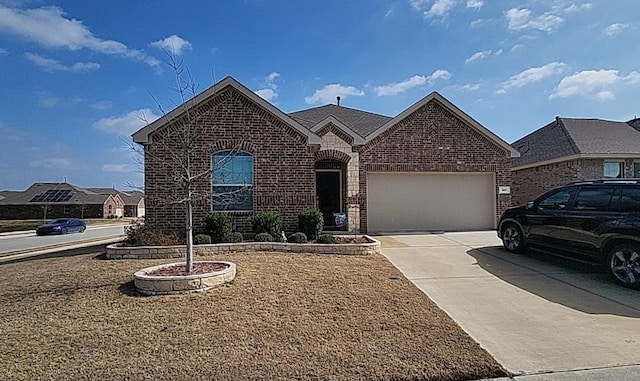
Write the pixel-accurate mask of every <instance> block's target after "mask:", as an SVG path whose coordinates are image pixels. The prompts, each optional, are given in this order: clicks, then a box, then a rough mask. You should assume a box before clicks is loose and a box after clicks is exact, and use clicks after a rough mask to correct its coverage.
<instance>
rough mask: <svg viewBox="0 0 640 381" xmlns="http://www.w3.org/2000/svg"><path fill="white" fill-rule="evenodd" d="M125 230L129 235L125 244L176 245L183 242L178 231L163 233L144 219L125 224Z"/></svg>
mask: <svg viewBox="0 0 640 381" xmlns="http://www.w3.org/2000/svg"><path fill="white" fill-rule="evenodd" d="M124 232H125V234H126V236H127V238H125V240H124V245H125V246H174V245H180V244H182V243H183V241H182V240H181V239H180V237H178V234H177V233H175V232H172V233H163V232H161V231H159V230H156V229H152V228H151V227H149V226H147V225H145V224H144V223H143V222H142V221H136V222H133V223H132V224H131V225H129V226H125V228H124Z"/></svg>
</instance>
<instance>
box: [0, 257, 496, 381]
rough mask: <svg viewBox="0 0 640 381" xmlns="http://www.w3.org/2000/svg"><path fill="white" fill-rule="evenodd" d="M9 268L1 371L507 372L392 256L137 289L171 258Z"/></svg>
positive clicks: (1, 270) (3, 274)
mask: <svg viewBox="0 0 640 381" xmlns="http://www.w3.org/2000/svg"><path fill="white" fill-rule="evenodd" d="M97 254H99V253H88V254H85V255H78V256H72V257H61V258H46V259H32V260H27V261H24V262H19V263H7V264H0V305H1V308H0V351H1V355H0V379H1V380H38V379H47V380H49V379H53V380H78V379H96V380H124V379H127V380H214V379H215V380H249V379H264V380H289V379H298V380H327V379H330V380H372V379H373V380H468V379H478V378H484V377H494V376H504V375H505V371H504V370H503V369H502V368H501V367H500V365H499V364H498V363H497V362H496V361H495V360H494V359H493V358H492V357H491V356H490V355H489V354H488V353H487V352H486V351H484V350H483V349H482V348H481V347H480V346H479V345H478V344H477V343H476V342H475V341H473V340H472V339H471V338H470V337H469V336H468V335H467V334H466V333H465V332H464V331H463V330H462V329H461V328H460V327H458V325H456V324H455V323H454V322H453V320H452V319H451V318H450V317H449V316H448V315H446V314H445V313H444V312H442V311H441V310H440V309H439V308H438V307H437V306H436V305H435V304H434V303H433V302H432V301H430V300H429V299H428V298H427V297H425V296H424V294H422V293H421V292H420V291H419V290H418V289H417V288H416V287H414V286H413V284H412V283H411V282H409V281H408V280H407V279H406V278H404V277H403V276H402V274H401V273H400V272H399V271H398V270H397V269H396V268H395V267H393V266H392V265H391V264H390V263H389V262H388V261H387V260H386V259H385V258H384V257H383V256H381V255H372V256H362V257H357V256H334V255H302V254H278V253H241V254H229V255H217V256H215V258H207V257H198V259H218V260H226V261H233V262H235V263H236V265H237V268H238V272H237V276H236V279H235V281H234V282H233V283H231V284H228V285H225V286H222V287H220V288H217V289H213V290H210V291H208V292H205V293H199V294H190V295H182V296H170V297H141V296H138V295H136V294H135V291H134V289H133V286H132V282H131V280H132V277H133V273H134V272H135V271H136V270H139V269H142V268H143V267H149V266H152V265H156V264H161V263H168V262H171V261H170V260H169V261H168V260H130V261H109V260H104V259H100V258H96V255H97Z"/></svg>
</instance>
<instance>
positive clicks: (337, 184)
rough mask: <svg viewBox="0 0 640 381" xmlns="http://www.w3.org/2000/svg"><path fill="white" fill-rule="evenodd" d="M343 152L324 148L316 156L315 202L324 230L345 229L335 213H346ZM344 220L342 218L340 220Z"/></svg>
mask: <svg viewBox="0 0 640 381" xmlns="http://www.w3.org/2000/svg"><path fill="white" fill-rule="evenodd" d="M349 159H350V158H349V156H348V155H346V154H345V153H344V152H339V151H333V150H326V151H320V152H319V155H317V156H316V162H315V172H316V204H317V207H318V209H319V210H320V212H322V216H323V217H324V229H325V230H346V229H347V226H346V225H341V224H340V222H341V221H340V220H338V221H336V218H335V217H336V216H335V214H343V215H344V216H346V214H347V162H348V161H349ZM344 221H346V220H345V219H343V221H342V222H344Z"/></svg>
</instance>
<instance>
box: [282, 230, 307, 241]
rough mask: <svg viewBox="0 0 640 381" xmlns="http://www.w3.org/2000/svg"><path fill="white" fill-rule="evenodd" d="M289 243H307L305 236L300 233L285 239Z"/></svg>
mask: <svg viewBox="0 0 640 381" xmlns="http://www.w3.org/2000/svg"><path fill="white" fill-rule="evenodd" d="M287 241H288V242H291V243H307V235H306V234H304V233H302V232H297V233H293V234H291V235H290V236H289V238H287Z"/></svg>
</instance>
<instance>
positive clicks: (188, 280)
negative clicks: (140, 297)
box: [133, 261, 236, 295]
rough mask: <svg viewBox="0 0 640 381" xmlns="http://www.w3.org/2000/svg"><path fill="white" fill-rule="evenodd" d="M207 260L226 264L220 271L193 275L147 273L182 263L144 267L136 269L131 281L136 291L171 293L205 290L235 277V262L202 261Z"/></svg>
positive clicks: (143, 292)
mask: <svg viewBox="0 0 640 381" xmlns="http://www.w3.org/2000/svg"><path fill="white" fill-rule="evenodd" d="M207 262H211V263H222V264H225V265H227V268H225V269H223V270H220V271H212V272H208V273H203V274H193V275H175V276H167V275H149V273H150V272H153V271H155V270H158V269H161V268H164V267H170V266H175V265H182V263H169V264H165V265H159V266H153V267H147V268H146V269H142V270H140V271H137V272H136V273H135V274H133V277H134V278H133V283H134V285H135V286H136V289H137V290H138V292H140V293H142V294H144V295H173V294H189V293H192V292H202V291H206V290H208V289H210V288H213V287H216V286H219V285H221V284H224V283H228V282H231V281H232V280H234V279H235V277H236V264H235V263H233V262H225V261H205V262H204V263H207ZM201 263H202V262H201Z"/></svg>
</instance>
